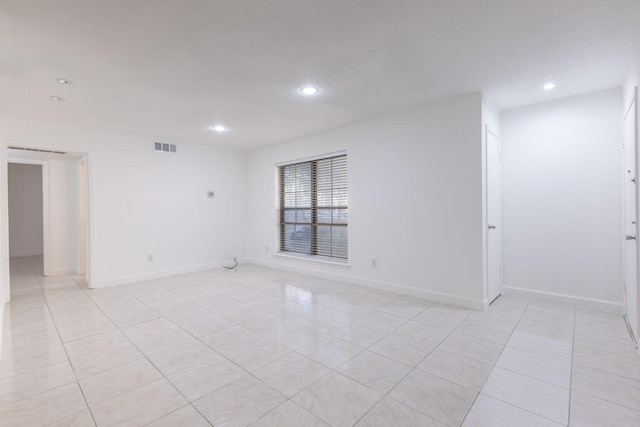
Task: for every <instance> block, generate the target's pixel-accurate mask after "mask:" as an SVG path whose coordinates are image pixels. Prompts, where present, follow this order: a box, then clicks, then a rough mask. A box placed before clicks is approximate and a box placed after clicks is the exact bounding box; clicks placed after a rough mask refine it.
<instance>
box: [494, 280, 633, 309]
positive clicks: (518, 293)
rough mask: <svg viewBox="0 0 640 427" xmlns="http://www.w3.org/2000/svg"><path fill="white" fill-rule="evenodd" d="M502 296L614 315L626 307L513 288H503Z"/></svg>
mask: <svg viewBox="0 0 640 427" xmlns="http://www.w3.org/2000/svg"><path fill="white" fill-rule="evenodd" d="M502 294H503V295H511V296H514V297H522V298H528V299H537V300H542V301H549V302H559V303H565V304H572V305H580V306H583V307H589V308H593V309H596V310H601V311H609V312H612V313H620V314H622V313H624V305H623V304H622V303H619V302H613V301H605V300H601V299H595V298H586V297H578V296H575V295H565V294H558V293H555V292H544V291H538V290H534V289H525V288H515V287H512V286H503V287H502Z"/></svg>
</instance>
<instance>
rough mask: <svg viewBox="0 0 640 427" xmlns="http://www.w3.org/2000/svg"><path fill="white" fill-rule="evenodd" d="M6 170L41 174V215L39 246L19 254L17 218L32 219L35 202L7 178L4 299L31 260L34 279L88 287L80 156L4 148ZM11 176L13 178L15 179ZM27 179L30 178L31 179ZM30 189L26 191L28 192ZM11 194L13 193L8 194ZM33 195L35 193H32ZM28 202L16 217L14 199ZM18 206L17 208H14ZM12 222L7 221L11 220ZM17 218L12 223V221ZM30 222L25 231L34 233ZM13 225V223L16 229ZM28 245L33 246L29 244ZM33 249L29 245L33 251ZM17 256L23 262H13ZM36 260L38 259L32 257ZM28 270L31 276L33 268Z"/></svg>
mask: <svg viewBox="0 0 640 427" xmlns="http://www.w3.org/2000/svg"><path fill="white" fill-rule="evenodd" d="M7 163H8V165H7V166H8V170H9V173H10V174H11V173H12V172H15V171H16V170H27V168H33V167H36V168H39V169H40V170H41V174H40V176H41V186H40V188H41V192H40V193H39V201H40V204H39V207H40V212H41V217H39V218H41V220H40V221H41V226H40V227H39V228H41V230H42V232H41V242H42V243H41V246H40V248H41V249H40V251H39V252H40V254H41V255H38V254H37V252H38V251H37V250H32V251H30V253H27V252H25V251H22V252H21V247H22V246H21V244H22V243H23V242H21V241H20V240H19V239H17V237H19V236H20V235H19V233H18V232H17V231H15V230H17V228H16V227H17V225H20V217H21V216H22V217H24V216H33V215H34V214H35V210H36V204H37V199H38V197H36V196H35V195H34V194H33V192H32V190H33V189H34V187H28V188H27V187H26V186H25V185H26V183H24V182H23V183H22V184H20V183H19V182H16V180H14V179H12V178H11V177H8V178H9V186H11V187H12V188H13V189H12V188H10V189H9V194H8V197H7V198H8V211H9V221H10V233H9V237H8V240H9V242H8V243H9V256H10V262H9V266H10V270H11V276H12V280H11V281H10V283H8V284H7V288H5V289H4V295H7V296H10V295H11V292H13V291H14V289H13V288H14V281H13V278H14V277H16V275H15V274H14V273H15V271H14V267H15V268H19V267H22V268H26V269H28V268H29V266H31V267H34V260H35V262H37V261H38V260H40V262H41V264H42V268H41V270H40V271H41V273H40V274H39V275H40V276H45V277H47V276H76V275H78V276H80V277H81V278H83V279H84V278H86V281H87V282H88V283H90V265H91V263H90V251H89V233H88V230H89V204H88V200H89V199H88V189H89V186H88V163H87V155H86V154H84V153H67V152H61V151H55V152H53V151H48V150H36V149H26V148H18V147H9V149H8V150H7ZM16 177H17V176H16ZM32 180H33V179H32ZM30 189H31V190H30ZM14 190H16V191H14ZM36 190H37V189H36ZM21 197H22V198H28V199H29V205H28V206H27V210H28V211H29V212H26V211H25V210H24V209H23V211H22V213H20V208H21V206H16V203H17V202H16V200H20V198H21ZM18 205H19V203H18ZM22 208H24V206H22ZM12 218H13V220H12ZM16 218H17V220H16ZM34 221H37V219H35V220H33V219H32V218H31V222H30V224H31V232H32V233H33V234H35V231H36V230H35V229H36V228H38V227H35V226H34ZM16 223H17V224H16ZM32 243H33V242H32ZM33 247H35V246H33ZM20 255H22V256H25V257H27V258H28V259H24V258H23V259H22V262H16V260H18V259H20V258H19V257H20ZM39 256H40V257H41V258H38V257H39ZM34 271H37V270H36V269H34Z"/></svg>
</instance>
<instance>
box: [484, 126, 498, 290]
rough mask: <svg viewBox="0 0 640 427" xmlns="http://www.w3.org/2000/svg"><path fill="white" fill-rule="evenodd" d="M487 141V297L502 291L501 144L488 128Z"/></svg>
mask: <svg viewBox="0 0 640 427" xmlns="http://www.w3.org/2000/svg"><path fill="white" fill-rule="evenodd" d="M486 141H487V223H488V225H487V226H488V230H487V245H488V248H487V287H488V289H487V298H488V300H489V301H490V302H491V301H493V300H495V299H496V298H497V297H498V296H499V295H500V293H501V292H502V162H501V161H502V159H501V157H502V144H501V141H500V139H499V138H498V137H497V136H496V135H494V134H493V133H492V132H491V131H490V130H489V129H487V130H486Z"/></svg>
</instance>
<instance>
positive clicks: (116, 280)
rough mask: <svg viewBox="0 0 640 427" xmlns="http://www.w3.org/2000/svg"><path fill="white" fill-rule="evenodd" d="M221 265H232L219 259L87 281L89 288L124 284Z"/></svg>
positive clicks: (230, 262) (209, 268) (231, 262)
mask: <svg viewBox="0 0 640 427" xmlns="http://www.w3.org/2000/svg"><path fill="white" fill-rule="evenodd" d="M223 265H233V260H231V261H220V262H216V263H211V264H200V265H193V266H189V267H183V268H174V269H169V270H162V271H155V272H152V273H143V274H132V275H129V276H120V277H112V278H109V279H102V280H96V281H94V282H93V283H89V287H90V288H106V287H108V286H118V285H126V284H127V283H135V282H142V281H145V280H154V279H163V278H166V277H171V276H175V275H177V274H187V273H195V272H197V271H203V270H211V269H213V268H220V267H222V266H223Z"/></svg>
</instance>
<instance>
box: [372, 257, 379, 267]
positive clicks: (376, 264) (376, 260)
mask: <svg viewBox="0 0 640 427" xmlns="http://www.w3.org/2000/svg"><path fill="white" fill-rule="evenodd" d="M371 267H372V268H378V258H373V259H371Z"/></svg>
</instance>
